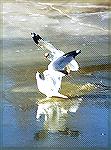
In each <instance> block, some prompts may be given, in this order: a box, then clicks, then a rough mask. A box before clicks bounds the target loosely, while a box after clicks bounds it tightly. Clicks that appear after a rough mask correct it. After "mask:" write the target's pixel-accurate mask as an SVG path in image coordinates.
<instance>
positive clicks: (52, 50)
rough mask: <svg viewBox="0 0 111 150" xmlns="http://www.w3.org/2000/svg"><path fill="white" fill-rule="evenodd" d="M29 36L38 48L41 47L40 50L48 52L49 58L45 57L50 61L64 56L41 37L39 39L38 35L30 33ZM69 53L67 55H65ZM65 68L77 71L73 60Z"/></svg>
mask: <svg viewBox="0 0 111 150" xmlns="http://www.w3.org/2000/svg"><path fill="white" fill-rule="evenodd" d="M31 36H32V38H33V40H34V42H35V43H36V44H37V45H38V46H39V47H41V48H42V49H47V50H48V51H50V53H49V56H48V57H47V58H48V59H49V60H50V61H54V60H56V59H58V58H59V57H61V56H63V55H64V54H65V53H64V52H63V51H60V50H58V49H56V48H55V47H54V46H53V45H52V44H50V43H48V42H47V41H45V40H44V39H43V38H42V37H40V35H38V34H36V33H31ZM76 51H79V50H76ZM69 53H70V52H69ZM69 53H67V55H68V54H69ZM67 66H68V67H69V69H70V70H71V71H77V70H78V68H79V66H78V63H77V62H76V60H75V59H73V60H72V61H71V62H70V63H69V64H67Z"/></svg>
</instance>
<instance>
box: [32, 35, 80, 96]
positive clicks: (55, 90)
mask: <svg viewBox="0 0 111 150" xmlns="http://www.w3.org/2000/svg"><path fill="white" fill-rule="evenodd" d="M31 35H32V38H33V40H34V42H35V43H36V44H37V45H38V44H39V45H40V43H41V45H45V46H47V43H46V42H45V41H44V40H42V38H41V37H40V36H39V35H36V34H35V33H31ZM45 43H46V44H45ZM48 45H49V47H50V48H52V49H55V48H54V47H53V46H52V45H50V43H48ZM79 53H81V51H80V50H75V51H71V52H68V53H66V54H65V53H64V52H62V51H59V50H57V49H56V52H52V51H51V55H52V57H50V59H49V60H50V61H51V63H50V64H49V65H48V69H47V70H45V71H44V72H43V73H40V72H38V71H37V73H36V80H37V87H38V89H39V91H40V92H41V93H43V94H45V95H46V96H47V98H49V97H53V96H56V97H62V98H68V97H67V96H65V95H62V94H60V93H59V90H60V88H61V81H62V77H64V76H65V75H68V74H69V72H68V69H66V67H67V66H68V65H69V64H70V63H71V62H72V61H73V60H74V59H75V57H76V56H77V55H78V54H79ZM55 55H56V56H55ZM71 65H72V64H71ZM72 66H73V68H76V70H77V69H78V64H77V62H76V61H75V60H74V61H73V65H72ZM70 69H72V68H70ZM74 70H75V69H72V71H74Z"/></svg>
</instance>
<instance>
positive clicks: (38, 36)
mask: <svg viewBox="0 0 111 150" xmlns="http://www.w3.org/2000/svg"><path fill="white" fill-rule="evenodd" d="M31 37H32V38H33V40H34V42H35V43H36V44H38V43H39V40H41V39H42V38H41V37H40V35H38V34H36V33H34V32H32V33H31Z"/></svg>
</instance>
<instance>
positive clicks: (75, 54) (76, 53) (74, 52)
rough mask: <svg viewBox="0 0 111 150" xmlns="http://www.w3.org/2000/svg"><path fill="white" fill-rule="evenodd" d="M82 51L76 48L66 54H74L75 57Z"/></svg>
mask: <svg viewBox="0 0 111 150" xmlns="http://www.w3.org/2000/svg"><path fill="white" fill-rule="evenodd" d="M80 53H81V50H75V51H71V52H68V53H66V54H64V56H72V57H73V58H75V57H76V56H77V55H78V54H80Z"/></svg>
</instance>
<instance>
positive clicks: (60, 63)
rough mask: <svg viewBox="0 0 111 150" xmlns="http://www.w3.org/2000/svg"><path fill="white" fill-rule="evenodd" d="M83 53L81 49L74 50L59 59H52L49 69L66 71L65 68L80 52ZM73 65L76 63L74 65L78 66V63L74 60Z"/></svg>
mask: <svg viewBox="0 0 111 150" xmlns="http://www.w3.org/2000/svg"><path fill="white" fill-rule="evenodd" d="M79 53H81V51H80V50H76V51H72V52H69V53H66V54H64V55H63V56H61V57H59V58H58V59H56V60H54V61H52V62H51V63H50V64H49V65H48V70H56V71H60V72H62V73H65V72H64V68H65V67H66V66H67V65H68V64H70V62H71V61H72V60H73V59H74V58H75V57H76V56H77V55H78V54H79ZM73 65H75V66H74V67H75V68H77V67H78V66H77V65H78V64H77V63H76V61H75V62H74V61H73Z"/></svg>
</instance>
